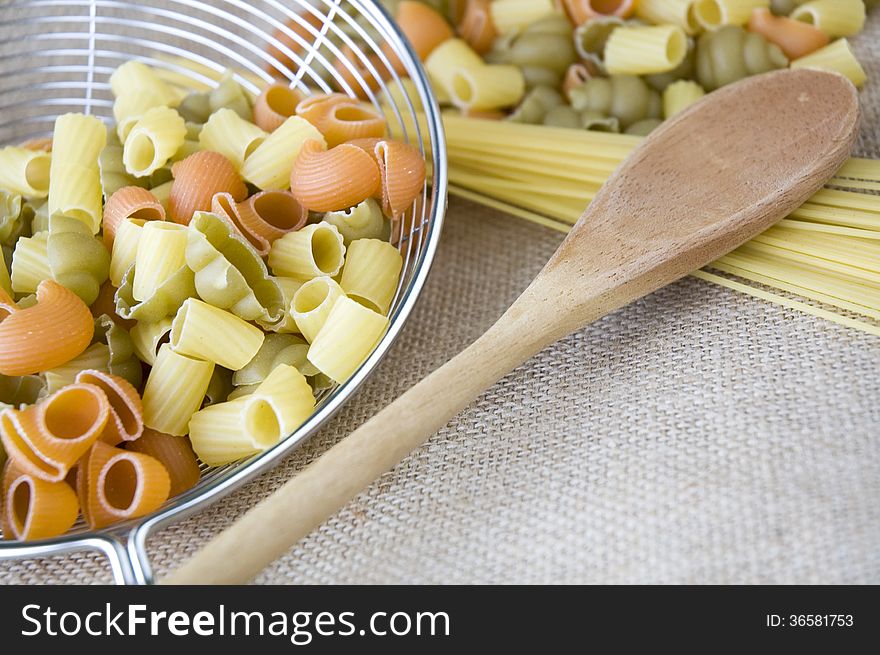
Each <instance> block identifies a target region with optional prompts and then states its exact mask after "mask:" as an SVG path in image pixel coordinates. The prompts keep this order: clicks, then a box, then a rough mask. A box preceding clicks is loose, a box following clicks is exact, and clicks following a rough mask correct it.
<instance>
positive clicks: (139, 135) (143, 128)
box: [122, 107, 186, 177]
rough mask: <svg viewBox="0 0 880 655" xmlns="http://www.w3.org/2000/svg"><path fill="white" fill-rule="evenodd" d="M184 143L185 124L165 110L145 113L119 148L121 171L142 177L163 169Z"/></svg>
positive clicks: (172, 113)
mask: <svg viewBox="0 0 880 655" xmlns="http://www.w3.org/2000/svg"><path fill="white" fill-rule="evenodd" d="M185 140H186V123H185V122H184V120H183V118H181V116H180V114H178V113H177V112H176V111H174V110H173V109H170V108H168V107H154V108H153V109H149V110H147V111H146V112H145V113H144V115H143V116H141V117H140V118H139V119H138V121H137V122H136V123H135V124H134V125H133V126H132V128H131V131H129V133H128V136H126V137H125V143H124V144H123V146H122V162H123V163H124V164H125V170H126V171H128V173H129V174H130V175H134V176H135V177H146V176H147V175H151V174H153V173H154V172H155V171H157V170H158V169H159V168H161V167H163V166H165V164H167V163H168V161H169V160H170V159H171V158H172V157H173V156H174V153H176V152H177V151H178V150H179V149H180V147H181V146H182V145H183V143H184V141H185Z"/></svg>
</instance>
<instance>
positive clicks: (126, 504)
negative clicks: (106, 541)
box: [76, 441, 171, 529]
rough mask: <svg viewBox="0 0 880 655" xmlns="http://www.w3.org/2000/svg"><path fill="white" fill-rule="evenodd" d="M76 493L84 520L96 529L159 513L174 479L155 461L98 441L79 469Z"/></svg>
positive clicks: (140, 454) (147, 456)
mask: <svg viewBox="0 0 880 655" xmlns="http://www.w3.org/2000/svg"><path fill="white" fill-rule="evenodd" d="M76 489H77V494H78V495H79V502H80V506H81V508H82V513H83V518H85V520H86V523H88V524H89V527H91V528H93V529H97V528H103V527H105V526H107V525H110V524H111V523H115V522H116V521H121V520H123V519H130V518H134V517H136V516H144V515H145V514H149V513H150V512H152V511H154V510H156V509H158V508H159V506H160V505H162V503H164V502H165V501H166V500H167V499H168V492H169V490H170V489H171V479H170V478H169V476H168V471H166V470H165V467H164V466H162V463H161V462H159V460H157V459H156V458H155V457H150V456H149V455H144V454H142V453H136V452H131V451H128V450H122V449H120V448H114V447H113V446H108V445H107V444H105V443H103V442H101V441H97V442H95V445H94V446H92V448H91V450H89V452H88V454H87V455H86V456H85V457H84V458H83V460H82V461H81V462H80V465H79V467H78V468H77V474H76Z"/></svg>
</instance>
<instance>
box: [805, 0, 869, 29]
mask: <svg viewBox="0 0 880 655" xmlns="http://www.w3.org/2000/svg"><path fill="white" fill-rule="evenodd" d="M791 17H792V18H794V19H795V20H799V21H803V22H804V23H808V24H810V25H814V26H816V27H818V28H819V29H820V30H822V31H823V32H825V34H827V35H828V36H830V37H832V38H833V37H836V36H855V35H856V34H858V33H859V32H861V31H862V28H863V27H864V26H865V3H864V2H863V1H862V0H812V2H807V3H805V4H802V5H801V6H799V7H797V8H796V9H795V10H794V11H793V12H791Z"/></svg>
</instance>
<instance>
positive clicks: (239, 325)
mask: <svg viewBox="0 0 880 655" xmlns="http://www.w3.org/2000/svg"><path fill="white" fill-rule="evenodd" d="M265 336H266V335H265V334H264V333H263V331H262V330H261V329H260V328H257V327H254V326H253V325H251V324H250V323H248V322H247V321H244V320H242V319H240V318H239V317H238V316H236V315H235V314H231V313H230V312H227V311H224V310H222V309H218V308H217V307H212V306H211V305H209V304H207V303H205V302H202V301H201V300H197V299H195V298H189V299H188V300H186V301H185V302H184V303H183V305H181V307H180V309H179V310H177V316H175V317H174V322H173V323H172V324H171V346H172V347H173V348H174V350H175V352H178V353H180V354H181V355H188V356H189V357H195V358H196V359H204V360H205V361H209V362H214V363H215V364H218V365H220V366H222V367H223V368H228V369H230V370H232V371H237V370H239V369H241V368H244V367H245V366H246V365H247V363H248V362H249V361H251V360H252V359H253V358H254V355H256V354H257V351H258V350H259V349H260V346H262V345H263V339H264V338H265Z"/></svg>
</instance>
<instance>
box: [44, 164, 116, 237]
mask: <svg viewBox="0 0 880 655" xmlns="http://www.w3.org/2000/svg"><path fill="white" fill-rule="evenodd" d="M49 175H50V178H51V183H50V184H49V216H66V217H68V218H75V219H77V220H78V221H81V222H82V223H84V224H85V225H86V226H87V227H88V228H89V229H90V230H91V231H92V234H97V233H98V230H99V229H100V227H101V218H102V216H103V214H102V208H103V200H104V198H103V192H102V190H101V173H100V172H99V171H98V168H97V166H93V167H88V168H87V167H85V166H79V165H76V164H73V165H70V166H56V165H55V158H54V156H53V159H52V169H51V172H50V174H49Z"/></svg>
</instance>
